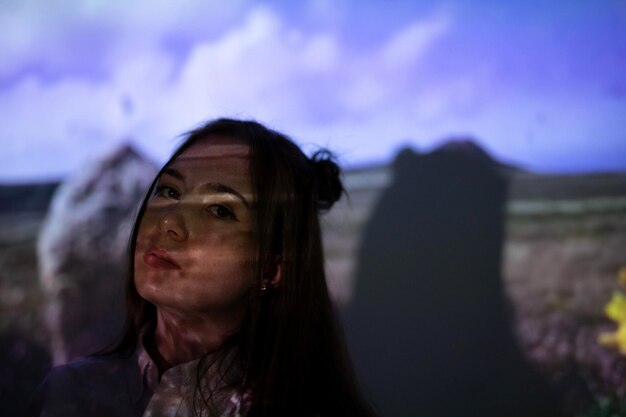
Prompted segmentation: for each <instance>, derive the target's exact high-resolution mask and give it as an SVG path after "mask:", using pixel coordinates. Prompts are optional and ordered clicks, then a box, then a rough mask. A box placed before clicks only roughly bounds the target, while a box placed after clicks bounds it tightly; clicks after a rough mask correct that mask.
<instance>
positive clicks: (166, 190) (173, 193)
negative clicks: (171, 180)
mask: <svg viewBox="0 0 626 417" xmlns="http://www.w3.org/2000/svg"><path fill="white" fill-rule="evenodd" d="M154 195H155V196H159V197H164V198H169V199H173V200H178V199H180V193H179V192H178V191H177V190H176V189H175V188H174V187H170V186H169V185H159V186H157V187H156V190H155V191H154Z"/></svg>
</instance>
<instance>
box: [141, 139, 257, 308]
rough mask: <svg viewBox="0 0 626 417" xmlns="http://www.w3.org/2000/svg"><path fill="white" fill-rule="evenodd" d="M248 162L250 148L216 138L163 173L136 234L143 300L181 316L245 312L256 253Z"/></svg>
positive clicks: (193, 149) (191, 149) (192, 148)
mask: <svg viewBox="0 0 626 417" xmlns="http://www.w3.org/2000/svg"><path fill="white" fill-rule="evenodd" d="M248 161H249V147H248V145H246V144H243V143H241V142H238V141H235V140H232V139H229V138H224V137H219V136H213V137H211V138H210V140H205V141H202V142H196V143H195V144H193V145H192V146H190V147H189V148H187V149H186V150H185V151H184V152H183V153H181V154H180V155H179V156H178V157H177V158H176V159H175V160H173V161H172V162H171V163H170V164H169V165H168V166H167V167H166V168H165V170H164V171H163V173H162V174H161V176H160V177H159V178H158V182H157V185H156V189H155V190H156V191H155V193H154V196H153V197H152V199H151V200H150V202H149V204H148V206H147V208H146V211H145V212H144V214H143V216H142V218H141V223H140V225H139V232H138V235H137V244H136V249H135V263H134V267H135V277H134V279H135V285H136V287H137V291H138V292H139V294H140V295H141V296H142V297H143V298H145V299H146V300H148V301H150V302H152V303H153V304H155V305H156V306H157V307H159V308H166V309H171V310H175V311H177V312H180V313H191V314H198V313H199V314H223V313H226V314H241V313H243V312H244V311H245V308H246V305H247V294H248V292H249V291H250V288H251V285H252V278H253V262H254V259H255V250H256V245H255V242H254V230H253V229H254V212H253V207H254V201H253V193H252V183H251V179H250V172H249V168H248Z"/></svg>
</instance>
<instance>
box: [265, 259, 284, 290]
mask: <svg viewBox="0 0 626 417" xmlns="http://www.w3.org/2000/svg"><path fill="white" fill-rule="evenodd" d="M281 264H282V258H281V257H280V256H279V255H276V256H274V257H272V258H271V259H269V260H268V263H267V268H266V270H265V271H264V273H263V281H264V282H266V283H267V285H268V286H270V287H271V288H276V287H277V286H278V285H280V280H281Z"/></svg>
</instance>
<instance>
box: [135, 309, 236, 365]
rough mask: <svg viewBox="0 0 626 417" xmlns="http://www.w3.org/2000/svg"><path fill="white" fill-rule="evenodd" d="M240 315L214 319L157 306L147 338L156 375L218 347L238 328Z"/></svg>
mask: <svg viewBox="0 0 626 417" xmlns="http://www.w3.org/2000/svg"><path fill="white" fill-rule="evenodd" d="M242 319H243V317H241V318H239V317H238V318H232V316H231V317H229V318H228V319H226V320H224V319H222V320H216V319H214V318H209V317H206V316H204V315H191V316H189V315H185V314H180V313H178V312H174V311H170V310H166V309H163V308H158V307H157V323H156V328H155V330H154V337H153V339H152V340H150V341H148V344H147V346H146V347H148V346H150V348H151V349H149V350H150V354H151V356H152V357H153V359H154V361H155V363H156V365H157V367H158V369H159V374H163V372H165V371H166V370H167V369H169V368H171V367H173V366H176V365H179V364H181V363H185V362H190V361H193V360H196V359H199V358H200V357H202V355H204V354H205V353H207V352H209V351H214V350H218V349H219V348H220V347H222V346H223V345H224V343H225V342H226V341H227V340H228V339H229V338H230V337H232V336H233V335H234V334H235V333H236V332H237V331H238V330H239V328H240V327H241V322H242Z"/></svg>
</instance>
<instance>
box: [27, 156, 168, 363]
mask: <svg viewBox="0 0 626 417" xmlns="http://www.w3.org/2000/svg"><path fill="white" fill-rule="evenodd" d="M156 172H157V168H156V166H155V165H154V164H153V163H152V162H150V161H148V160H146V159H145V158H143V157H142V156H140V155H139V154H138V153H137V152H135V151H134V150H133V149H132V148H131V147H129V146H127V145H125V146H123V147H121V148H119V149H117V150H115V151H114V152H112V153H111V154H109V155H106V156H104V157H103V158H102V159H100V160H99V161H96V162H94V163H92V164H91V165H90V166H87V167H85V168H84V169H83V170H80V171H79V172H77V173H76V174H75V175H73V176H72V177H70V178H69V179H67V180H66V181H65V182H64V183H63V184H62V185H61V186H60V187H59V188H58V190H57V191H56V193H55V195H54V197H53V200H52V204H51V207H50V211H49V213H48V215H47V217H46V219H45V221H44V224H43V226H42V228H41V231H40V234H39V239H38V245H37V246H38V247H37V250H38V255H39V271H40V279H41V284H42V288H43V291H44V294H45V298H46V300H47V301H46V305H45V308H44V321H45V323H46V326H47V328H48V329H49V332H50V340H51V352H52V357H53V362H54V364H59V363H63V362H65V361H67V360H70V359H73V358H77V357H81V356H84V355H86V354H89V353H93V352H94V351H96V350H99V349H101V348H103V347H104V346H105V345H106V344H108V343H110V342H111V341H112V340H113V338H114V337H115V335H116V333H117V332H119V330H120V326H121V324H122V316H123V312H122V311H123V305H124V283H125V279H126V269H127V260H126V257H127V248H128V240H129V236H130V231H131V228H132V224H133V221H134V217H135V215H136V211H137V208H138V206H139V204H140V202H141V199H142V197H143V196H144V194H145V193H146V191H147V188H148V187H149V185H150V183H151V181H152V179H153V178H154V176H155V175H156Z"/></svg>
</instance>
